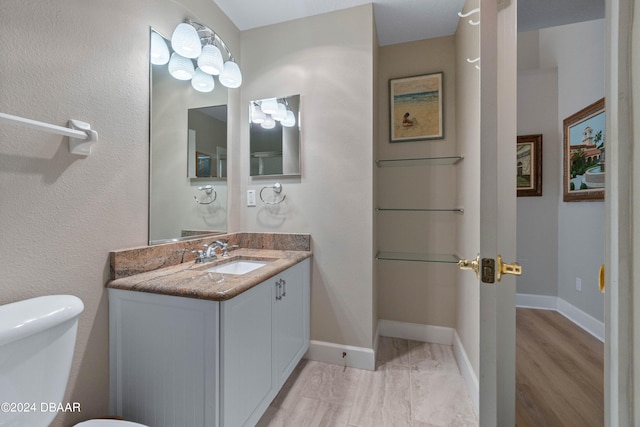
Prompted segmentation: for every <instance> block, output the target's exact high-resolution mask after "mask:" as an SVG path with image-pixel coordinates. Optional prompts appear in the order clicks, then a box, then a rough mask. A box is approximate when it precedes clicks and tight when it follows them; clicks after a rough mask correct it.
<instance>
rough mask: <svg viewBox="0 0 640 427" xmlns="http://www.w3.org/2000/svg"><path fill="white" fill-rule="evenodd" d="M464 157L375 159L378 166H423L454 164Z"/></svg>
mask: <svg viewBox="0 0 640 427" xmlns="http://www.w3.org/2000/svg"><path fill="white" fill-rule="evenodd" d="M462 159H464V156H452V157H422V158H415V159H390V160H376V163H377V164H378V166H379V167H387V166H424V165H455V164H456V163H458V162H459V161H460V160H462Z"/></svg>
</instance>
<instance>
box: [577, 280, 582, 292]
mask: <svg viewBox="0 0 640 427" xmlns="http://www.w3.org/2000/svg"><path fill="white" fill-rule="evenodd" d="M576 291H582V279H581V278H579V277H576Z"/></svg>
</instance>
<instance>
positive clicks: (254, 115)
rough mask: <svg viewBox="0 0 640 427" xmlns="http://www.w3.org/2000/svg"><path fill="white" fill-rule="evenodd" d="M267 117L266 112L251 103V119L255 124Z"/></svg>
mask: <svg viewBox="0 0 640 427" xmlns="http://www.w3.org/2000/svg"><path fill="white" fill-rule="evenodd" d="M266 119H267V116H266V114H264V113H263V112H262V110H261V109H260V108H259V107H258V106H257V105H256V104H253V103H252V104H251V121H252V122H253V123H255V124H260V123H263V122H264V121H265V120H266Z"/></svg>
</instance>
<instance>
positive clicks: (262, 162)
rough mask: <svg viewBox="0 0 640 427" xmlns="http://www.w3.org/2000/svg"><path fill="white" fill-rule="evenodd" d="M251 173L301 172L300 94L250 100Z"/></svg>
mask: <svg viewBox="0 0 640 427" xmlns="http://www.w3.org/2000/svg"><path fill="white" fill-rule="evenodd" d="M249 108H250V113H249V114H250V117H251V125H250V133H249V145H250V152H251V157H250V174H251V176H273V175H293V176H295V175H300V95H293V96H287V97H285V98H268V99H261V100H256V101H251V102H250V103H249Z"/></svg>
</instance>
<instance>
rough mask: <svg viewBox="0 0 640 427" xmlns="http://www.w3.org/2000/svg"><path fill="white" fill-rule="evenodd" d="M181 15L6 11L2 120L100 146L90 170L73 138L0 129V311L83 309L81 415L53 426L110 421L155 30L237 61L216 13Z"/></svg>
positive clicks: (154, 10) (56, 5)
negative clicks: (115, 312) (124, 255)
mask: <svg viewBox="0 0 640 427" xmlns="http://www.w3.org/2000/svg"><path fill="white" fill-rule="evenodd" d="M184 3H186V4H188V7H189V10H188V9H186V8H183V7H181V6H178V5H176V3H174V2H172V1H159V0H143V1H138V2H129V1H123V0H114V1H110V2H103V1H96V0H82V1H81V0H59V1H56V2H40V1H36V0H3V1H2V2H0V40H2V42H0V55H1V56H2V58H3V60H2V61H0V75H1V76H2V78H1V79H0V111H1V112H3V113H9V114H15V115H19V116H24V117H28V118H32V119H36V120H42V121H46V122H50V123H54V124H58V125H64V124H66V122H67V120H68V119H70V118H76V119H80V120H84V121H87V122H89V123H91V125H92V126H93V128H94V129H96V130H97V131H98V133H99V135H100V140H99V142H98V143H97V144H96V145H95V147H94V149H93V154H91V156H89V157H87V158H82V157H78V156H74V155H71V154H69V152H68V149H67V142H66V138H63V137H60V136H55V135H50V134H46V133H42V132H39V131H35V130H25V129H22V128H19V127H16V126H14V125H11V124H5V123H3V124H1V125H0V236H1V237H0V242H1V243H0V272H2V274H1V275H0V304H5V303H9V302H13V301H17V300H22V299H26V298H30V297H34V296H39V295H47V294H56V293H68V294H73V295H77V296H79V297H80V298H81V299H82V300H83V302H84V304H85V311H84V313H83V314H82V316H81V317H80V326H79V331H78V339H77V343H76V352H75V356H74V361H73V366H72V369H71V378H70V382H69V387H68V389H67V394H66V396H65V398H64V402H79V403H80V404H81V409H82V412H81V413H75V414H68V415H64V416H60V417H58V419H57V420H56V422H54V424H53V425H54V426H62V425H65V426H68V425H71V424H73V423H75V422H78V421H80V420H85V419H88V418H91V417H96V416H101V415H104V414H106V413H107V407H108V319H107V317H108V311H107V295H106V292H105V288H104V285H105V283H106V281H107V280H108V277H109V258H108V253H109V251H110V250H114V249H122V248H128V247H133V246H139V245H146V243H147V203H148V194H147V191H148V178H147V177H148V155H149V149H148V134H149V127H148V118H149V115H148V111H149V66H148V53H147V52H148V48H149V26H154V27H155V28H158V29H159V30H160V31H162V32H163V33H164V34H168V33H170V32H171V31H172V30H173V28H174V27H175V25H177V24H178V23H179V22H180V21H182V20H183V19H184V18H185V17H187V16H191V17H197V18H199V19H201V20H202V21H204V22H205V23H207V24H209V25H211V26H212V27H214V28H216V29H217V30H218V31H219V32H220V33H221V34H222V36H223V38H224V39H225V41H226V42H227V43H228V44H229V45H230V48H231V49H232V50H233V51H234V52H236V51H238V50H239V33H238V31H237V29H236V28H235V27H234V26H233V25H232V24H231V23H230V21H229V20H228V19H227V18H226V17H225V16H224V14H222V13H221V12H220V10H219V9H217V8H216V6H215V5H214V4H213V3H212V2H210V1H208V0H186V1H184Z"/></svg>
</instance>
